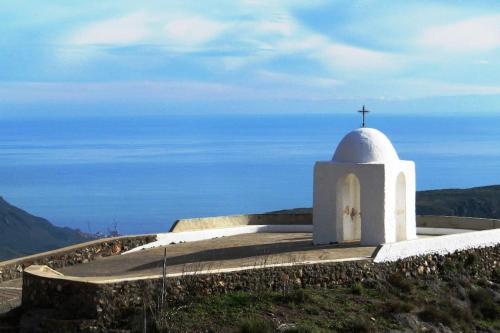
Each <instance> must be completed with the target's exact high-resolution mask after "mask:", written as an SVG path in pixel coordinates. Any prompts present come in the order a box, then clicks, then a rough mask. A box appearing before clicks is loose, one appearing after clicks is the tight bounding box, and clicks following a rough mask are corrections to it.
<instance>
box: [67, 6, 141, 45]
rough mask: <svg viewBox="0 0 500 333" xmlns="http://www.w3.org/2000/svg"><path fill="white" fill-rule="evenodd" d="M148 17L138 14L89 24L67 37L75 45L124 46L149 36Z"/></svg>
mask: <svg viewBox="0 0 500 333" xmlns="http://www.w3.org/2000/svg"><path fill="white" fill-rule="evenodd" d="M149 20H150V18H149V16H148V15H146V13H143V12H139V13H134V14H130V15H127V16H124V17H120V18H114V19H109V20H105V21H102V22H96V23H91V24H89V25H87V26H85V27H83V28H81V29H79V30H77V31H76V32H74V33H73V34H72V35H71V36H70V37H69V44H75V45H110V44H114V45H116V44H118V45H124V44H125V45H126V44H132V43H137V42H140V41H143V40H144V39H145V38H147V37H148V36H149V35H150V28H149Z"/></svg>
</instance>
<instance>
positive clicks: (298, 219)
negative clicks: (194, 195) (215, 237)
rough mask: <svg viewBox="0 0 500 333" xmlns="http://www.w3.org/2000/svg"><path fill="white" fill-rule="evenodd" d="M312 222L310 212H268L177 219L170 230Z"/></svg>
mask: <svg viewBox="0 0 500 333" xmlns="http://www.w3.org/2000/svg"><path fill="white" fill-rule="evenodd" d="M304 224H312V214H310V213H291V214H288V213H277V214H273V213H268V214H246V215H227V216H214V217H200V218H192V219H182V220H177V221H175V223H174V224H173V225H172V228H170V232H183V231H197V230H206V229H219V228H230V227H241V226H246V225H304Z"/></svg>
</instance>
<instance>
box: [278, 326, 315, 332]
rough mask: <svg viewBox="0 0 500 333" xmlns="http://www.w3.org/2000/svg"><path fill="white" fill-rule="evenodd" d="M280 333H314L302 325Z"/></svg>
mask: <svg viewBox="0 0 500 333" xmlns="http://www.w3.org/2000/svg"><path fill="white" fill-rule="evenodd" d="M282 332H284V333H312V332H314V330H313V329H312V328H309V327H306V326H303V325H299V326H295V327H291V328H288V329H286V330H284V331H282Z"/></svg>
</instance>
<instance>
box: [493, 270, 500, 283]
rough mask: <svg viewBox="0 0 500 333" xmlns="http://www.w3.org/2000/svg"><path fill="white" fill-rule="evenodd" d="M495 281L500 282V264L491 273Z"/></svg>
mask: <svg viewBox="0 0 500 333" xmlns="http://www.w3.org/2000/svg"><path fill="white" fill-rule="evenodd" d="M491 278H492V280H493V282H496V283H500V266H497V267H495V269H494V270H493V272H492V274H491Z"/></svg>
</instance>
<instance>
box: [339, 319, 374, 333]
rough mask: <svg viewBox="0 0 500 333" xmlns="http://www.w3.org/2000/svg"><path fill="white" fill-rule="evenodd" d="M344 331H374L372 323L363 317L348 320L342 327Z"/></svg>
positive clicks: (363, 332)
mask: <svg viewBox="0 0 500 333" xmlns="http://www.w3.org/2000/svg"><path fill="white" fill-rule="evenodd" d="M342 332H345V333H373V332H376V330H375V327H374V325H373V324H372V323H371V322H370V321H368V320H366V319H363V318H354V319H352V320H350V321H348V322H347V323H346V324H345V326H344V327H343V329H342Z"/></svg>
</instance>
